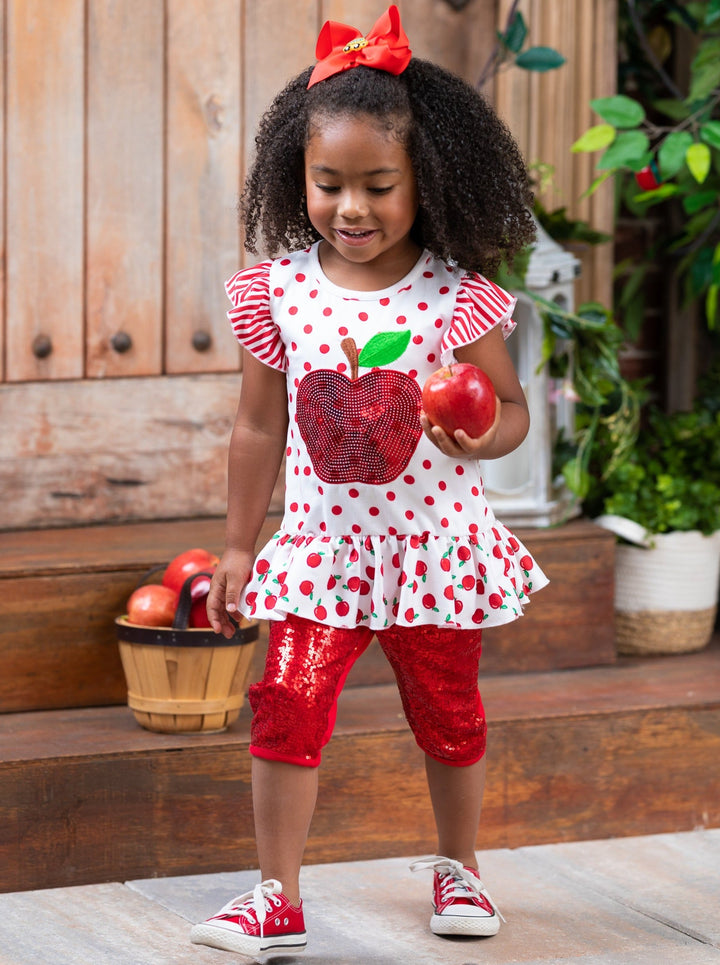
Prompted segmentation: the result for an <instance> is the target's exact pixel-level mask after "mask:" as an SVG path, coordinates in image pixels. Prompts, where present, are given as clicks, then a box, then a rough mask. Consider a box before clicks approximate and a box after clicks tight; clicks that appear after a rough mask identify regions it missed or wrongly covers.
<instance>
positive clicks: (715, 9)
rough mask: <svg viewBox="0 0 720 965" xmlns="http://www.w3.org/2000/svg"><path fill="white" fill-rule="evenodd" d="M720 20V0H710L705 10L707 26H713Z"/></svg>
mask: <svg viewBox="0 0 720 965" xmlns="http://www.w3.org/2000/svg"><path fill="white" fill-rule="evenodd" d="M718 20H720V0H710V3H709V4H708V5H707V10H706V11H705V26H706V27H711V26H712V25H713V24H714V23H717V22H718Z"/></svg>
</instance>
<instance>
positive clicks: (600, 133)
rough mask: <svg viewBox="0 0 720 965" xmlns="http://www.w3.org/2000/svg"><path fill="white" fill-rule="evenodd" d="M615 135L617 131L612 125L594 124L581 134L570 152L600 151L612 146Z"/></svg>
mask: <svg viewBox="0 0 720 965" xmlns="http://www.w3.org/2000/svg"><path fill="white" fill-rule="evenodd" d="M616 134H617V131H616V130H615V128H614V127H613V126H612V124H596V125H595V126H594V127H591V128H588V130H587V131H585V133H584V134H581V135H580V137H579V138H578V139H577V141H575V143H574V144H573V146H572V147H571V148H570V150H571V151H572V152H573V154H577V153H578V152H579V151H601V150H602V149H603V148H604V147H607V146H608V145H609V144H612V142H613V141H614V140H615V135H616Z"/></svg>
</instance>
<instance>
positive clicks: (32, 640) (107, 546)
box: [0, 517, 615, 713]
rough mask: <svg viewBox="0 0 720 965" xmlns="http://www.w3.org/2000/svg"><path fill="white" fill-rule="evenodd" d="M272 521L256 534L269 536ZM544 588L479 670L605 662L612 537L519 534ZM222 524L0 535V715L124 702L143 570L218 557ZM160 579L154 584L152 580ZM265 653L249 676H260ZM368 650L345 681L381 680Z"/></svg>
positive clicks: (377, 658)
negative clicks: (191, 554)
mask: <svg viewBox="0 0 720 965" xmlns="http://www.w3.org/2000/svg"><path fill="white" fill-rule="evenodd" d="M278 522H279V520H278V517H269V518H268V520H267V523H266V526H265V529H264V530H263V533H262V535H261V540H263V541H264V540H265V539H266V538H268V537H269V536H270V534H271V533H272V532H274V531H275V530H276V529H277V526H278ZM518 536H519V537H520V538H521V539H522V540H523V541H524V542H525V543H526V544H527V545H528V547H529V549H530V550H531V551H532V552H533V553H534V554H535V555H536V557H537V559H538V560H539V561H540V563H541V565H542V566H543V568H544V569H545V571H546V572H547V574H548V576H549V577H550V579H551V585H550V586H549V587H548V588H547V589H545V590H543V591H542V593H541V594H539V595H538V598H537V600H535V601H533V602H532V604H531V605H530V607H529V608H528V610H527V612H526V615H525V616H524V617H523V619H522V620H519V621H517V622H516V623H514V624H512V625H510V626H507V627H503V628H497V629H493V630H489V631H488V632H487V635H486V638H485V641H484V649H485V655H484V664H485V669H486V671H487V672H492V673H500V672H519V671H540V670H550V669H553V668H567V667H584V666H595V665H604V664H611V663H612V662H613V661H614V659H615V644H614V634H613V612H612V608H613V560H614V545H615V544H614V537H613V536H612V534H610V533H608V532H607V531H605V530H602V529H600V528H599V527H597V526H594V525H593V524H592V523H590V522H588V521H586V520H574V521H572V522H569V523H567V524H565V525H563V526H558V527H556V528H553V529H545V530H538V529H534V530H532V529H529V530H519V531H518ZM223 539H224V522H223V521H222V520H220V519H193V520H181V521H170V522H153V523H130V524H125V525H118V526H88V527H76V528H73V529H50V530H29V531H14V532H5V533H0V665H1V666H2V667H3V674H2V678H1V679H0V712H6V713H7V712H15V711H26V710H27V711H31V710H50V709H59V708H72V707H92V706H103V705H112V704H121V703H123V702H124V701H125V699H126V692H127V691H126V685H125V680H124V677H123V673H122V667H121V664H120V658H119V655H118V648H117V643H116V640H115V628H114V622H113V621H114V619H115V617H116V616H118V615H120V614H121V613H123V612H124V609H125V603H126V601H127V598H128V596H129V595H130V593H131V592H132V591H133V589H134V588H135V587H136V585H137V583H138V581H139V580H141V579H142V577H143V575H144V574H145V573H147V571H148V570H149V569H150V568H152V567H156V566H162V565H165V564H166V563H167V562H168V561H169V560H170V559H171V558H172V557H173V556H175V555H176V554H177V553H180V552H182V551H183V550H185V549H188V548H190V547H193V546H202V547H204V548H206V549H208V550H211V551H214V552H218V553H219V552H221V551H222V547H223ZM156 579H157V577H156ZM263 655H264V651H263V647H262V646H260V647H259V648H258V650H257V653H256V659H255V665H254V667H253V672H252V679H254V678H255V677H256V676H258V675H259V673H260V671H261V667H262V661H263ZM391 681H392V675H391V671H390V669H389V667H388V666H387V663H386V661H385V659H384V657H383V655H382V653H380V651H379V648H378V647H377V646H373V647H370V648H369V650H368V651H367V652H366V654H365V655H364V656H363V657H362V658H361V660H360V661H358V664H357V665H356V667H355V668H354V669H353V673H352V679H351V683H353V684H358V685H365V684H373V683H390V682H391Z"/></svg>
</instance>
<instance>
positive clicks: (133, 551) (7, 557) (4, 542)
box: [0, 517, 225, 579]
mask: <svg viewBox="0 0 720 965" xmlns="http://www.w3.org/2000/svg"><path fill="white" fill-rule="evenodd" d="M224 543H225V521H224V520H223V519H219V518H216V517H207V518H195V519H178V520H162V521H158V522H149V523H123V524H118V525H115V526H112V525H104V526H76V527H67V528H62V529H38V530H11V531H7V532H3V533H0V579H2V578H3V577H8V576H18V575H27V574H32V575H33V576H47V575H58V574H61V573H80V572H104V571H107V570H117V569H119V568H123V569H125V568H127V567H130V568H133V569H137V570H145V569H148V568H150V567H151V566H154V565H156V564H158V565H159V564H161V563H163V562H167V561H168V560H169V559H171V558H172V556H174V555H177V554H178V553H181V552H182V551H183V550H186V549H189V548H190V547H191V546H193V547H194V546H202V547H203V548H204V549H208V550H210V552H217V553H220V552H221V551H222V548H223V546H224Z"/></svg>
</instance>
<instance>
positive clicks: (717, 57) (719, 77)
mask: <svg viewBox="0 0 720 965" xmlns="http://www.w3.org/2000/svg"><path fill="white" fill-rule="evenodd" d="M690 76H691V78H692V80H691V83H690V91H689V93H688V96H687V100H686V103H688V104H693V103H694V102H695V101H703V100H705V98H706V97H709V96H710V94H712V92H713V91H714V90H715V88H716V87H718V86H719V85H720V37H717V36H711V37H708V38H707V39H705V40H703V41H702V42H701V44H700V46H699V47H698V51H697V53H696V55H695V57H694V59H693V62H692V64H691V66H690Z"/></svg>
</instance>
